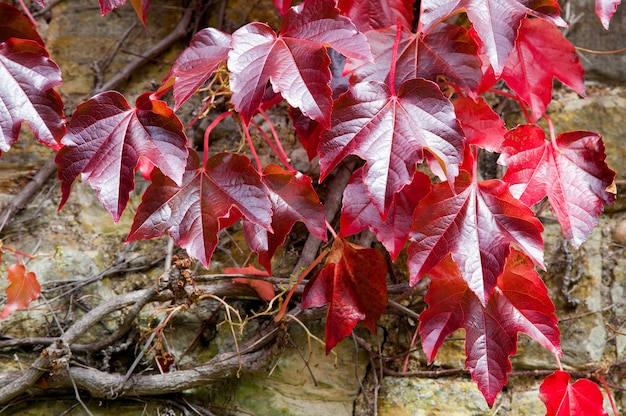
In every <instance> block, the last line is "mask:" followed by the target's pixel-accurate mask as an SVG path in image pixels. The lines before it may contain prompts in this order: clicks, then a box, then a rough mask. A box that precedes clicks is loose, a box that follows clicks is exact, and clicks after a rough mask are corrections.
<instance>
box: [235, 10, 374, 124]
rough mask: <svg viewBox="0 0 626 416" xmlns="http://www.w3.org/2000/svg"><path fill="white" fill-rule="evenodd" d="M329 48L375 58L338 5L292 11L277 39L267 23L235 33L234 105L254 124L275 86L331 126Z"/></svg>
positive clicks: (316, 119) (287, 16)
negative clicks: (266, 98)
mask: <svg viewBox="0 0 626 416" xmlns="http://www.w3.org/2000/svg"><path fill="white" fill-rule="evenodd" d="M326 47H332V48H333V49H335V50H336V51H337V52H339V53H341V54H343V55H344V56H349V57H352V58H354V59H370V58H371V55H370V51H369V46H368V45H367V41H366V39H365V36H364V35H362V34H361V33H359V32H358V31H357V29H356V27H355V26H354V25H353V24H352V22H351V21H350V19H348V18H347V17H344V16H341V15H340V14H339V10H338V9H337V8H335V2H334V0H319V1H306V2H304V3H302V4H300V5H298V6H295V7H292V8H291V9H289V12H287V14H286V15H285V17H284V19H283V23H282V28H281V30H280V33H279V36H278V37H277V36H276V34H275V33H274V31H273V30H272V29H271V28H270V27H269V26H268V25H266V24H263V23H250V24H248V25H246V26H243V27H242V28H240V29H238V30H237V31H235V33H233V37H232V50H231V51H230V52H229V54H228V69H229V70H230V73H231V75H230V87H231V90H232V92H233V96H232V101H233V103H234V105H235V109H236V110H237V111H238V112H240V113H241V115H242V117H243V119H244V121H245V122H246V123H247V122H249V121H250V119H251V117H252V116H253V115H254V113H255V112H256V111H257V109H258V108H259V106H260V105H261V103H262V100H263V96H264V93H265V87H266V85H267V82H268V81H270V82H271V84H272V87H273V89H274V91H275V92H278V93H280V94H282V96H283V97H284V98H285V99H286V100H287V102H288V103H289V104H290V105H291V106H292V107H297V108H299V109H300V110H301V111H302V113H304V114H305V115H306V116H307V117H309V118H312V119H313V120H315V121H318V122H320V123H322V124H323V125H324V126H328V125H329V119H330V112H331V106H332V98H331V89H330V87H329V86H328V83H329V82H330V79H331V78H330V72H329V70H328V67H329V64H330V59H329V57H328V54H327V53H326V51H325V48H326Z"/></svg>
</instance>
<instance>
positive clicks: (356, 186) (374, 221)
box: [339, 169, 432, 260]
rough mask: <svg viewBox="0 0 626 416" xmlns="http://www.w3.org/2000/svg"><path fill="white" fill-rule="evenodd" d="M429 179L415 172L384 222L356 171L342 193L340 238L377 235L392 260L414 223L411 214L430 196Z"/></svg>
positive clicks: (361, 175)
mask: <svg viewBox="0 0 626 416" xmlns="http://www.w3.org/2000/svg"><path fill="white" fill-rule="evenodd" d="M431 187H432V186H431V182H430V178H429V177H428V176H426V175H425V174H423V173H422V172H419V171H416V172H415V173H414V174H413V180H412V181H411V182H410V183H409V184H408V185H405V186H404V187H402V189H400V191H398V192H397V193H396V194H395V195H394V197H393V202H392V204H391V206H390V208H389V213H388V214H387V219H386V220H385V221H383V220H382V218H381V217H380V213H379V212H378V210H377V209H376V207H375V206H374V205H373V204H372V201H371V199H370V198H369V196H368V195H367V189H366V188H365V184H364V183H363V170H362V169H357V170H356V171H355V172H354V173H353V174H352V177H351V178H350V182H349V183H348V186H346V189H345V190H344V192H343V208H342V210H341V232H340V233H339V236H340V237H347V236H349V235H353V234H357V233H360V232H361V231H363V230H364V229H365V228H369V229H370V230H371V231H372V232H374V233H375V234H376V237H377V238H378V241H380V242H381V243H382V244H383V245H384V246H385V248H386V249H387V251H389V254H390V256H391V259H392V260H395V259H396V258H397V257H398V255H399V254H400V251H402V249H403V248H404V245H405V244H406V242H407V239H408V237H409V231H410V230H411V224H412V222H413V211H415V207H416V206H417V204H418V202H419V201H420V200H421V199H422V198H424V197H425V196H426V194H428V192H430V189H431Z"/></svg>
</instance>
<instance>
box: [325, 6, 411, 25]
mask: <svg viewBox="0 0 626 416" xmlns="http://www.w3.org/2000/svg"><path fill="white" fill-rule="evenodd" d="M413 3H415V1H414V0H385V1H380V0H339V1H338V2H337V7H339V9H341V11H342V12H343V14H345V15H346V16H348V17H349V18H350V19H351V20H352V22H354V24H355V25H356V27H357V28H358V29H359V30H360V31H361V32H367V31H368V30H370V29H382V28H384V27H388V26H393V25H395V24H397V23H398V20H399V21H400V24H401V25H402V27H404V28H406V29H411V25H412V23H413Z"/></svg>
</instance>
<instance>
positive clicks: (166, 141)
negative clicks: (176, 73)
mask: <svg viewBox="0 0 626 416" xmlns="http://www.w3.org/2000/svg"><path fill="white" fill-rule="evenodd" d="M63 144H64V145H65V147H63V149H61V151H60V152H59V153H58V154H57V157H56V162H57V164H58V165H59V179H60V180H61V182H62V191H63V197H62V198H61V203H60V207H59V209H60V208H61V207H62V206H63V205H64V204H65V202H66V201H67V198H68V197H69V195H70V191H71V187H72V184H73V183H74V181H75V180H76V177H77V176H78V175H79V174H82V178H83V180H87V181H88V182H89V184H90V185H91V186H92V187H93V188H94V189H95V190H96V191H97V195H98V200H99V201H100V202H101V203H102V204H103V205H104V207H105V208H106V209H107V210H108V211H109V212H110V213H111V215H112V216H113V219H114V220H115V221H116V222H117V221H118V220H119V218H120V216H121V215H122V212H123V211H124V208H126V204H127V203H128V200H129V194H130V192H131V191H132V190H133V189H134V187H135V179H134V170H135V167H136V166H137V163H138V160H139V158H140V157H144V158H146V159H148V160H149V161H150V162H151V163H152V164H153V165H155V166H157V167H158V168H159V169H160V170H161V171H162V172H163V173H164V174H165V175H166V176H169V177H170V178H172V179H173V181H174V182H176V183H180V182H181V179H182V176H183V172H184V170H185V164H186V159H187V154H188V148H187V137H186V136H185V133H183V126H182V124H181V122H180V120H179V119H178V117H176V115H175V114H174V112H173V111H172V110H171V109H169V108H168V107H167V105H166V104H165V103H164V102H163V101H156V100H151V99H150V93H145V94H143V95H141V96H139V98H137V102H136V103H135V108H130V106H129V105H128V102H126V99H125V98H124V96H123V95H122V94H120V93H118V92H115V91H107V92H103V93H101V94H98V95H96V96H95V97H93V98H91V99H90V100H88V101H86V102H84V103H82V104H80V105H79V106H78V107H77V108H76V111H75V112H74V115H73V117H72V120H71V122H70V125H69V128H68V133H67V135H66V136H65V137H64V138H63Z"/></svg>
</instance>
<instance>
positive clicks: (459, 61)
mask: <svg viewBox="0 0 626 416" xmlns="http://www.w3.org/2000/svg"><path fill="white" fill-rule="evenodd" d="M396 31H397V27H396V26H392V27H388V28H385V29H381V30H371V31H369V32H367V33H366V34H365V35H366V36H367V40H368V42H369V44H370V47H371V49H372V55H373V56H374V61H375V62H374V63H367V62H366V63H364V62H362V61H357V62H352V61H350V62H349V63H348V65H347V66H346V72H350V73H352V80H353V82H363V81H369V80H375V81H381V82H386V83H389V80H388V78H389V72H390V68H391V67H392V55H393V44H394V42H395V38H396ZM397 48H398V51H397V59H396V62H395V63H394V65H395V83H394V87H395V88H396V89H397V88H398V87H399V86H400V84H402V83H403V82H404V81H406V80H409V79H414V78H424V79H427V80H429V81H434V82H436V81H438V79H439V78H440V77H444V79H446V80H447V81H448V82H450V83H452V84H455V85H457V86H458V87H459V88H461V89H463V90H464V91H466V92H467V93H468V94H470V95H473V96H474V95H475V93H476V91H477V89H478V87H479V85H480V80H481V77H482V71H481V60H480V58H479V56H478V44H477V43H476V40H475V39H474V37H473V35H472V32H470V31H468V30H467V29H465V28H463V27H460V26H453V25H449V24H445V23H444V24H440V25H437V26H436V27H435V28H434V29H433V30H432V31H431V32H429V33H428V34H427V35H424V34H414V33H410V32H407V31H404V30H403V31H402V32H401V37H400V41H399V43H398V46H397Z"/></svg>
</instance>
